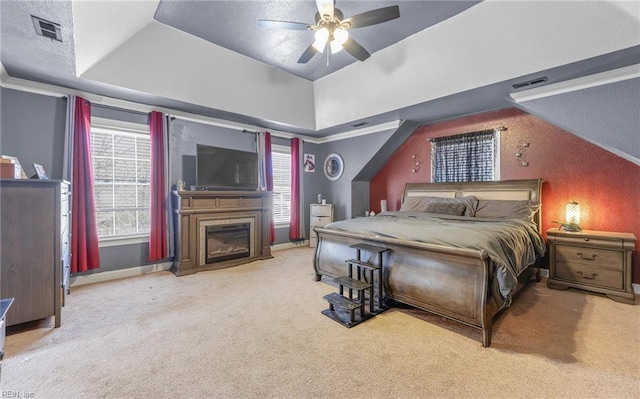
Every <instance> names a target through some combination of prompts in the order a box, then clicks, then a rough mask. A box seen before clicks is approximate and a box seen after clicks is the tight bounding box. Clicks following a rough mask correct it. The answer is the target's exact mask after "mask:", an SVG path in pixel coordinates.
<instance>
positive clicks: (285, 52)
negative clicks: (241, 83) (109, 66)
mask: <svg viewBox="0 0 640 399" xmlns="http://www.w3.org/2000/svg"><path fill="white" fill-rule="evenodd" d="M477 3H479V1H397V0H396V1H351V0H350V1H340V0H337V1H336V8H338V9H340V10H341V11H342V13H343V14H344V17H345V18H347V17H351V16H354V15H356V14H360V13H362V12H365V11H370V10H373V9H378V8H383V7H388V6H391V5H398V6H399V7H400V18H398V19H395V20H391V21H387V22H384V23H382V24H378V25H373V26H368V27H364V28H358V29H352V30H349V35H350V37H351V38H353V39H355V40H356V41H357V42H358V43H360V44H361V45H362V46H364V48H365V49H367V50H368V51H369V53H370V54H373V53H375V52H376V51H378V50H381V49H383V48H385V47H388V46H391V45H393V44H395V43H397V42H399V41H401V40H403V39H405V38H406V37H408V36H411V35H413V34H415V33H417V32H420V31H422V30H424V29H427V28H429V27H430V26H433V25H435V24H437V23H439V22H442V21H444V20H446V19H448V18H450V17H452V16H454V15H456V14H459V13H460V12H462V11H464V10H466V9H467V8H469V7H471V6H473V5H475V4H477ZM316 12H317V8H316V4H315V2H314V1H276V2H268V1H200V0H198V1H175V0H161V1H160V4H159V6H158V9H157V11H156V13H155V17H154V18H155V19H156V20H157V21H159V22H161V23H163V24H166V25H169V26H172V27H174V28H176V29H179V30H182V31H184V32H187V33H190V34H192V35H194V36H198V37H201V38H202V39H204V40H207V41H209V42H211V43H213V44H216V45H218V46H222V47H224V48H227V49H230V50H233V51H235V52H237V53H240V54H243V55H246V56H248V57H251V58H253V59H256V60H258V61H262V62H264V63H266V64H269V65H272V66H274V67H276V68H279V69H281V70H283V71H286V72H289V73H292V74H294V75H296V76H300V77H302V78H305V79H307V80H311V81H313V80H317V79H319V78H322V77H323V76H326V75H328V74H331V73H333V72H335V71H337V70H339V69H341V68H343V67H345V66H347V65H349V64H352V63H354V62H358V61H357V60H356V59H355V58H353V57H352V56H351V55H350V54H349V53H347V52H346V51H340V52H338V53H336V54H330V55H329V56H328V57H327V53H326V52H325V53H323V54H319V53H318V54H316V55H315V56H314V57H313V58H312V59H311V61H309V62H308V63H306V64H298V63H297V60H298V58H300V55H301V54H302V53H303V52H304V50H305V49H306V48H307V46H309V44H311V43H312V42H313V32H312V31H298V30H272V29H267V28H264V27H261V26H258V20H260V19H266V20H276V21H293V22H301V23H305V24H313V23H314V16H315V13H316Z"/></svg>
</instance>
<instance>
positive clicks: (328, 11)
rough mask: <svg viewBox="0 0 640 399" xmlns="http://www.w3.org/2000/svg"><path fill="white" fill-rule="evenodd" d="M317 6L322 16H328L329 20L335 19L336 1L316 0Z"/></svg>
mask: <svg viewBox="0 0 640 399" xmlns="http://www.w3.org/2000/svg"><path fill="white" fill-rule="evenodd" d="M316 6H317V7H318V12H319V13H320V15H321V16H322V15H328V16H329V18H333V9H334V6H335V1H334V0H316Z"/></svg>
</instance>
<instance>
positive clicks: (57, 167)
mask: <svg viewBox="0 0 640 399" xmlns="http://www.w3.org/2000/svg"><path fill="white" fill-rule="evenodd" d="M0 90H1V91H0V96H1V97H0V102H1V103H0V107H1V110H2V113H1V114H0V115H1V116H0V119H1V123H0V126H1V129H2V130H1V131H0V149H1V153H2V154H6V155H13V156H16V157H18V158H19V159H20V161H21V163H22V164H23V166H25V169H26V170H27V173H28V174H33V170H32V169H33V168H32V167H31V163H32V162H36V163H41V164H43V165H44V166H45V168H46V169H47V170H48V171H49V174H50V177H51V178H53V179H59V178H61V176H62V158H63V153H64V130H65V114H66V99H64V98H55V97H50V96H42V95H38V94H33V93H28V92H22V91H16V90H11V89H6V88H1V89H0ZM91 112H92V115H93V116H97V117H102V118H106V119H116V120H122V121H127V122H135V123H140V124H147V123H148V116H147V114H145V113H140V112H132V111H127V110H122V109H115V108H110V107H104V106H95V105H94V106H93V107H92V110H91ZM392 133H393V131H385V132H380V133H375V134H370V135H366V136H360V137H355V138H350V139H345V140H339V141H334V142H329V143H324V144H312V143H307V142H304V143H303V147H302V152H303V153H311V154H315V156H316V171H315V172H314V173H308V172H303V206H304V215H305V216H304V224H305V231H306V238H308V237H309V205H310V204H311V203H312V202H316V200H317V195H318V194H322V196H323V198H326V199H327V202H329V203H333V204H335V206H336V214H335V217H336V219H337V220H341V219H346V218H350V217H351V216H352V215H356V214H360V213H361V212H360V210H359V209H360V208H362V207H364V208H363V209H366V207H368V204H369V200H368V190H366V191H365V190H364V186H363V184H362V183H361V182H358V183H356V188H355V190H356V192H357V194H356V195H352V190H353V189H352V184H354V183H353V180H354V178H355V177H356V176H357V175H358V174H359V173H361V171H362V170H363V168H365V166H366V167H367V168H370V167H371V165H370V159H371V158H372V157H373V156H374V154H377V153H378V152H379V151H380V149H381V148H382V146H383V145H384V144H385V142H386V141H387V140H388V139H389V137H390V136H391V135H392ZM272 142H273V144H277V145H283V146H289V145H290V141H289V140H288V139H282V138H278V137H273V141H272ZM196 143H201V144H207V145H213V146H218V147H226V148H233V149H239V150H245V151H255V148H256V147H255V146H256V144H255V135H253V134H251V133H243V132H240V131H238V130H231V129H225V128H220V127H215V126H210V125H205V124H200V123H194V122H189V121H183V120H179V119H176V120H174V121H173V122H172V127H171V137H170V143H169V145H170V163H171V164H170V169H171V170H170V173H171V177H170V179H171V183H172V184H176V183H177V181H178V180H179V179H181V178H182V179H184V180H185V181H186V182H187V184H188V185H191V184H195V155H196ZM333 152H337V153H339V154H340V155H342V157H343V158H344V162H345V172H344V174H343V175H342V177H341V178H340V179H339V180H337V181H335V182H331V181H329V180H328V179H327V178H326V177H325V175H324V172H323V168H322V167H323V163H324V160H325V158H326V157H327V155H329V154H330V153H333ZM189 168H192V169H189ZM354 209H356V211H354ZM287 242H289V230H288V229H287V228H281V229H276V241H275V243H276V244H281V243H287ZM147 259H148V245H147V244H131V245H121V246H112V247H102V248H100V268H99V269H97V270H93V271H89V272H85V273H82V274H93V273H100V272H105V271H111V270H118V269H125V268H129V267H136V266H140V265H146V264H149V262H148V260H147Z"/></svg>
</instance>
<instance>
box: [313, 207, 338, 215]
mask: <svg viewBox="0 0 640 399" xmlns="http://www.w3.org/2000/svg"><path fill="white" fill-rule="evenodd" d="M332 210H333V207H332V206H331V205H311V216H312V217H313V216H329V217H331V213H332Z"/></svg>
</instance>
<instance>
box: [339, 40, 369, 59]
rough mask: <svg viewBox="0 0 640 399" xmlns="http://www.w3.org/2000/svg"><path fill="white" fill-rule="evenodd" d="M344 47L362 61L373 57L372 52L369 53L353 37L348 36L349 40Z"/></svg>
mask: <svg viewBox="0 0 640 399" xmlns="http://www.w3.org/2000/svg"><path fill="white" fill-rule="evenodd" d="M342 48H343V49H345V50H346V51H347V52H348V53H349V54H351V55H352V56H354V57H356V58H357V59H359V60H360V61H364V60H366V59H367V58H369V57H371V54H369V52H368V51H367V50H365V48H364V47H362V46H361V45H360V43H358V42H356V41H355V40H353V39H352V38H348V39H347V41H346V42H344V44H343V45H342Z"/></svg>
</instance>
